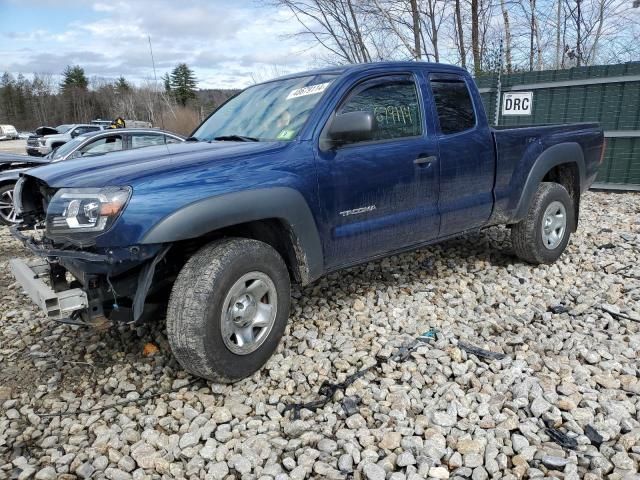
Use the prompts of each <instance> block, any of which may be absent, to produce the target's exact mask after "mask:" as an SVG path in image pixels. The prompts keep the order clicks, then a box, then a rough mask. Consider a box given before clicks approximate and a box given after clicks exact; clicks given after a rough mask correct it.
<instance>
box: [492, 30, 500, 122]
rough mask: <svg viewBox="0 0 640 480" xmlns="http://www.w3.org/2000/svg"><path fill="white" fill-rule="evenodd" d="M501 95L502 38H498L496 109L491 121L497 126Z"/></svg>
mask: <svg viewBox="0 0 640 480" xmlns="http://www.w3.org/2000/svg"><path fill="white" fill-rule="evenodd" d="M501 97H502V38H501V39H500V58H499V59H498V83H497V85H496V111H495V115H494V120H493V123H494V125H495V126H496V127H497V126H498V123H499V121H500V101H501Z"/></svg>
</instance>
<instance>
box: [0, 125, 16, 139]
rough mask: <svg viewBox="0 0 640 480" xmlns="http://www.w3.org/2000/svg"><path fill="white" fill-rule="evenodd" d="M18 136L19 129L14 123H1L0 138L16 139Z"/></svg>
mask: <svg viewBox="0 0 640 480" xmlns="http://www.w3.org/2000/svg"><path fill="white" fill-rule="evenodd" d="M16 138H18V131H17V130H16V127H14V126H13V125H0V140H15V139H16Z"/></svg>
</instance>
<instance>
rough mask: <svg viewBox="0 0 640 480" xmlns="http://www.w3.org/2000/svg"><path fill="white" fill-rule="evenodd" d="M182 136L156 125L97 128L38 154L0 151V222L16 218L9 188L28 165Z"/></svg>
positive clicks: (157, 143)
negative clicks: (51, 149) (115, 128)
mask: <svg viewBox="0 0 640 480" xmlns="http://www.w3.org/2000/svg"><path fill="white" fill-rule="evenodd" d="M183 140H184V138H183V137H181V136H180V135H177V134H175V133H171V132H165V131H162V130H156V129H137V128H136V129H133V128H132V129H118V130H99V131H94V132H90V133H84V134H81V135H78V136H76V137H75V138H73V139H72V140H70V141H68V142H66V143H65V144H63V145H61V146H59V147H57V148H56V149H55V150H53V151H52V152H50V153H48V154H47V155H45V156H44V157H41V158H38V157H30V156H27V155H14V154H3V153H0V225H3V224H4V225H12V224H15V223H17V222H19V221H20V219H19V217H18V215H17V213H16V210H15V208H14V202H13V198H14V193H13V190H14V187H15V184H16V182H17V181H18V178H19V177H20V174H21V173H23V172H25V171H27V170H28V169H30V168H34V167H37V166H41V165H47V164H49V163H56V162H62V161H65V160H71V159H74V158H88V157H95V156H99V155H104V154H107V153H113V152H119V151H122V150H129V149H135V148H141V147H148V146H152V145H164V144H168V143H177V142H182V141H183Z"/></svg>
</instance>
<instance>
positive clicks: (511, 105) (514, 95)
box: [502, 92, 533, 115]
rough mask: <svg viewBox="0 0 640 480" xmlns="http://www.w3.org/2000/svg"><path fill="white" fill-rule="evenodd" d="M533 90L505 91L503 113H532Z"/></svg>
mask: <svg viewBox="0 0 640 480" xmlns="http://www.w3.org/2000/svg"><path fill="white" fill-rule="evenodd" d="M532 105H533V92H505V93H504V96H503V97H502V115H531V107H532Z"/></svg>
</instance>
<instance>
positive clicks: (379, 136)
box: [337, 75, 422, 141]
mask: <svg viewBox="0 0 640 480" xmlns="http://www.w3.org/2000/svg"><path fill="white" fill-rule="evenodd" d="M358 111H361V112H371V113H372V114H373V116H374V117H375V119H376V125H377V128H376V130H375V132H374V135H373V138H372V140H373V141H376V140H391V139H395V138H404V137H415V136H418V135H421V134H422V118H421V116H420V103H419V101H418V93H417V91H416V86H415V82H414V81H413V79H412V78H411V77H410V76H408V75H407V76H402V77H393V78H389V79H380V80H377V81H373V82H366V83H365V84H363V85H361V86H360V89H359V90H356V91H355V92H354V93H353V94H352V95H351V97H349V98H348V99H347V101H346V102H345V103H344V104H343V105H342V106H341V107H340V108H339V109H338V111H337V114H338V115H339V114H341V113H348V112H358Z"/></svg>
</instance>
